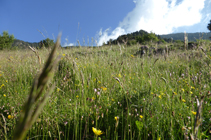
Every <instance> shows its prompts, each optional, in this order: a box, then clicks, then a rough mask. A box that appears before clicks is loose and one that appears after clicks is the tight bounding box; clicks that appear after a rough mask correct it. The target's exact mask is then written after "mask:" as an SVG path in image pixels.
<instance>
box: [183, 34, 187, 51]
mask: <svg viewBox="0 0 211 140" xmlns="http://www.w3.org/2000/svg"><path fill="white" fill-rule="evenodd" d="M187 45H188V36H187V34H186V32H184V46H185V50H187Z"/></svg>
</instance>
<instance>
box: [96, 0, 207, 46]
mask: <svg viewBox="0 0 211 140" xmlns="http://www.w3.org/2000/svg"><path fill="white" fill-rule="evenodd" d="M176 2H177V0H136V6H135V8H134V9H133V10H132V11H131V12H129V13H128V14H127V16H126V17H125V18H124V19H123V21H122V22H120V23H119V25H118V27H117V28H116V29H114V30H113V31H112V32H111V33H110V34H109V33H108V29H107V31H104V32H102V29H101V31H100V33H102V36H101V37H100V38H99V44H100V45H102V44H103V42H107V41H108V40H109V39H116V38H117V37H118V36H120V35H122V34H126V33H131V32H134V31H138V30H141V29H143V30H145V31H148V32H150V31H152V32H154V33H156V34H168V33H172V32H173V31H174V30H175V29H176V28H178V27H182V26H191V25H194V24H197V23H199V22H200V21H201V20H202V13H201V10H202V9H203V8H204V2H205V0H183V1H181V2H179V3H178V4H176Z"/></svg>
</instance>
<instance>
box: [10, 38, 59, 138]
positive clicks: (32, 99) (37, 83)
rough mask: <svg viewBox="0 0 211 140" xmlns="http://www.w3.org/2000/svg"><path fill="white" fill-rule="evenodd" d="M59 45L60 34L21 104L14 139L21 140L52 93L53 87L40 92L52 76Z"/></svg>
mask: <svg viewBox="0 0 211 140" xmlns="http://www.w3.org/2000/svg"><path fill="white" fill-rule="evenodd" d="M59 45H60V35H59V37H58V39H57V41H56V43H55V45H54V47H53V49H52V51H51V53H50V55H49V57H48V60H47V62H46V64H45V67H44V68H43V70H42V72H41V74H40V76H39V77H38V78H35V80H34V83H33V85H32V88H31V91H30V95H29V97H28V100H27V101H26V103H25V104H24V106H23V111H22V112H21V114H20V116H19V120H18V122H17V124H16V128H15V131H14V137H13V139H14V140H22V139H24V137H25V136H26V134H27V131H28V129H29V128H30V127H31V126H32V124H33V123H34V122H35V120H36V119H37V118H38V116H39V114H40V112H41V110H42V108H43V107H44V105H45V103H46V101H47V99H48V97H49V95H50V94H51V93H52V90H53V88H51V90H50V91H48V92H47V93H45V94H44V95H43V97H41V96H42V94H43V93H44V91H45V87H46V86H47V85H48V82H49V80H51V79H52V77H53V71H54V68H55V66H56V64H57V62H58V58H57V59H55V58H56V50H57V48H58V47H59Z"/></svg>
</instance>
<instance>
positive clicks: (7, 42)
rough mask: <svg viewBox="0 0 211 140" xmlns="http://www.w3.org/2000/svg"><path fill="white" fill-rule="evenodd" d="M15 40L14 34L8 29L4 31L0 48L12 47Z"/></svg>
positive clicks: (0, 40) (0, 38)
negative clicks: (10, 33)
mask: <svg viewBox="0 0 211 140" xmlns="http://www.w3.org/2000/svg"><path fill="white" fill-rule="evenodd" d="M14 40H15V37H14V35H9V33H8V31H4V32H3V34H2V35H0V50H3V49H8V48H10V47H11V46H12V43H13V42H14Z"/></svg>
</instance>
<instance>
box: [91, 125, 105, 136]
mask: <svg viewBox="0 0 211 140" xmlns="http://www.w3.org/2000/svg"><path fill="white" fill-rule="evenodd" d="M92 131H93V132H94V133H95V135H96V136H99V135H101V134H103V132H102V131H101V130H97V129H96V128H94V127H92Z"/></svg>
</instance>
